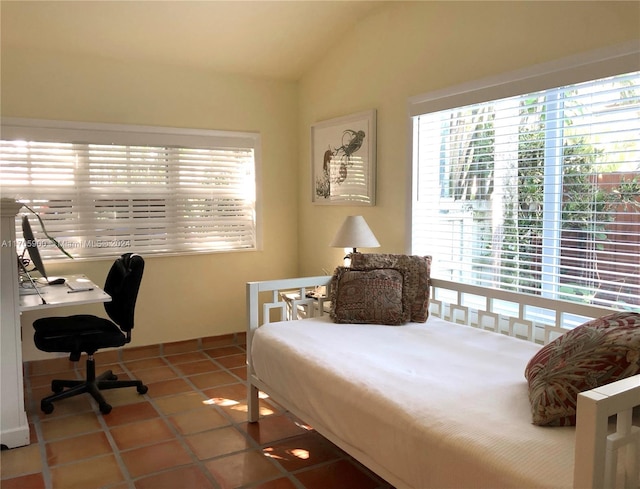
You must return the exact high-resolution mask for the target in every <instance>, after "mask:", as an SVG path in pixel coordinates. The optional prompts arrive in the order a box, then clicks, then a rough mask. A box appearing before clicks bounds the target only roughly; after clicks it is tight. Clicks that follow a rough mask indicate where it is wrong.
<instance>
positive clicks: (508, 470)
mask: <svg viewBox="0 0 640 489" xmlns="http://www.w3.org/2000/svg"><path fill="white" fill-rule="evenodd" d="M332 286H334V287H335V276H334V277H333V278H332V277H331V276H321V277H306V278H296V279H286V280H273V281H263V282H251V283H248V284H247V314H248V330H247V363H248V380H249V393H248V408H249V421H250V422H257V421H258V420H259V407H258V402H259V401H258V394H259V391H262V392H265V393H266V394H267V395H269V396H270V397H271V398H272V399H273V400H274V401H275V402H277V403H279V404H281V405H282V406H283V407H284V408H286V409H288V410H289V411H291V412H292V413H293V414H294V415H296V416H297V417H299V418H300V419H302V420H304V421H305V422H306V423H308V424H310V425H311V426H312V427H313V428H314V429H316V430H317V431H318V432H319V433H320V434H322V435H323V436H325V437H326V438H328V439H329V440H331V441H332V442H333V443H335V444H336V445H338V446H339V447H341V448H342V449H343V450H345V451H346V452H347V453H349V454H350V455H352V456H353V457H354V458H356V459H357V460H359V461H360V462H361V463H363V464H364V465H365V466H367V467H369V468H370V469H371V470H373V471H374V472H375V473H377V474H378V475H379V476H381V477H382V478H384V479H385V480H387V481H388V482H389V483H390V484H392V485H394V486H395V487H396V488H398V489H403V488H414V489H422V488H445V487H459V488H462V487H486V488H502V487H505V488H506V487H511V488H527V487H530V488H540V487H545V488H551V487H557V488H570V487H574V488H583V487H591V488H600V487H607V486H609V485H610V486H611V487H616V486H622V487H631V488H637V487H638V467H639V463H638V459H639V458H640V449H639V448H638V447H639V446H640V429H639V428H638V427H636V426H633V421H632V413H633V407H634V406H637V405H640V375H637V376H632V377H628V378H625V379H624V380H620V381H617V382H613V383H610V384H608V385H606V386H602V387H599V388H596V389H593V390H590V391H587V392H583V393H581V394H580V395H579V396H578V408H577V422H576V424H577V426H554V427H549V426H537V425H534V424H532V419H531V408H530V403H529V397H528V386H527V382H526V381H525V379H524V376H523V372H524V370H525V368H527V363H528V362H529V360H530V359H531V358H532V357H533V356H535V355H536V353H537V352H539V351H540V350H541V349H542V348H543V344H545V343H549V342H551V341H552V340H554V339H555V338H557V337H559V336H561V335H562V334H563V332H564V331H565V330H564V329H563V327H562V325H567V326H569V327H572V326H575V324H573V323H579V322H582V321H584V320H585V319H589V318H597V317H600V316H602V315H603V314H606V313H609V312H610V311H608V310H606V309H602V308H598V307H592V306H584V305H579V304H568V303H562V302H557V301H549V300H545V299H541V298H533V303H532V304H528V303H526V302H525V299H526V296H521V295H520V294H515V293H510V292H505V291H498V290H493V291H491V292H492V294H493V296H492V297H490V298H487V297H483V294H484V293H485V292H486V291H485V289H481V288H479V287H473V286H468V285H461V284H457V283H453V282H446V281H442V280H435V279H431V280H430V281H429V295H430V300H429V305H428V307H429V313H428V319H427V320H426V322H413V321H407V322H406V323H403V325H402V326H399V327H393V326H387V325H380V324H336V323H335V322H334V321H333V320H332V319H331V318H330V317H329V314H328V313H327V311H328V310H329V309H328V307H327V302H328V299H329V297H331V292H332V291H331V287H332ZM319 291H321V292H320V293H319ZM507 312H508V313H509V314H510V315H507V314H506V313H507ZM550 318H551V320H549V319H550ZM616 415H617V418H618V419H617V425H616V424H615V420H614V418H612V416H616ZM612 420H613V421H614V424H613V425H612V424H611V422H612Z"/></svg>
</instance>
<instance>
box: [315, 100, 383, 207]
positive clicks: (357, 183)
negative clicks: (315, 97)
mask: <svg viewBox="0 0 640 489" xmlns="http://www.w3.org/2000/svg"><path fill="white" fill-rule="evenodd" d="M311 176H312V180H313V182H312V185H313V186H312V202H313V203H314V204H324V205H375V193H376V111H375V110H368V111H365V112H359V113H357V114H352V115H348V116H344V117H338V118H335V119H330V120H326V121H322V122H318V123H316V124H313V125H312V126H311Z"/></svg>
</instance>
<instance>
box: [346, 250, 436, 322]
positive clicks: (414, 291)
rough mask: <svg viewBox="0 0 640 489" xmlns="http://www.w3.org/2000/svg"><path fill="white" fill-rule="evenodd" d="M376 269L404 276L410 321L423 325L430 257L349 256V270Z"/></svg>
mask: <svg viewBox="0 0 640 489" xmlns="http://www.w3.org/2000/svg"><path fill="white" fill-rule="evenodd" d="M376 268H390V269H396V270H399V271H400V272H402V273H403V274H404V275H405V283H404V287H405V297H406V299H407V303H408V307H409V309H410V320H411V321H414V322H416V323H424V322H425V321H426V320H427V318H428V317H429V294H430V292H431V289H430V286H431V257H430V256H417V255H394V254H387V253H354V254H352V255H351V269H353V270H371V269H376Z"/></svg>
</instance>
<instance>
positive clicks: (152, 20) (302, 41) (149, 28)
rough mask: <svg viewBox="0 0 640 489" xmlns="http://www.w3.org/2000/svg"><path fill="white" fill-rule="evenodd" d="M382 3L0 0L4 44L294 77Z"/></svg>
mask: <svg viewBox="0 0 640 489" xmlns="http://www.w3.org/2000/svg"><path fill="white" fill-rule="evenodd" d="M386 3H388V2H380V1H304V0H297V1H295V0H293V1H268V0H263V1H213V0H210V1H188V0H184V1H180V0H174V1H145V0H137V1H132V0H129V1H95V0H85V1H24V0H18V1H6V0H4V1H2V2H0V9H1V12H0V13H1V17H0V18H1V21H2V26H1V27H2V29H1V36H2V37H1V41H2V47H3V49H5V48H7V47H9V48H10V47H14V46H15V47H23V48H35V49H46V50H50V51H53V52H56V51H60V52H68V53H78V54H85V55H91V56H104V57H110V58H116V59H124V60H134V61H136V60H139V61H143V60H144V61H150V62H154V63H162V64H167V65H172V66H176V67H196V68H199V69H207V70H213V71H220V72H228V73H238V74H245V75H251V76H260V77H270V78H276V79H282V80H297V79H298V78H299V77H300V76H301V75H302V74H303V73H304V71H305V70H306V69H307V68H308V67H309V66H311V65H312V64H313V63H314V61H316V60H317V59H318V58H319V57H321V56H322V55H323V53H324V52H325V51H326V50H327V49H328V48H329V47H330V46H332V45H334V44H336V43H339V42H340V38H341V37H342V36H344V35H345V34H346V33H347V32H348V31H349V29H352V28H353V27H354V25H355V24H356V23H357V22H358V21H359V20H361V19H362V18H364V17H365V16H367V15H368V14H370V13H371V12H372V11H373V10H375V9H380V8H383V7H384V6H385V4H386ZM347 58H348V55H346V54H345V59H347Z"/></svg>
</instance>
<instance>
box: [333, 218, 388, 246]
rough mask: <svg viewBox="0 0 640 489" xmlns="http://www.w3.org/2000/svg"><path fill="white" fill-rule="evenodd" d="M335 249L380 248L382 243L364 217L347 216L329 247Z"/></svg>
mask: <svg viewBox="0 0 640 489" xmlns="http://www.w3.org/2000/svg"><path fill="white" fill-rule="evenodd" d="M329 246H331V247H333V248H353V252H352V253H357V252H358V250H357V248H378V247H379V246H380V243H379V242H378V240H377V239H376V237H375V236H374V235H373V232H372V231H371V229H370V228H369V226H368V225H367V221H365V220H364V217H362V216H347V218H346V219H345V220H344V222H343V223H342V226H340V229H338V232H337V233H336V235H335V236H334V238H333V241H331V244H330V245H329Z"/></svg>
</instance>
